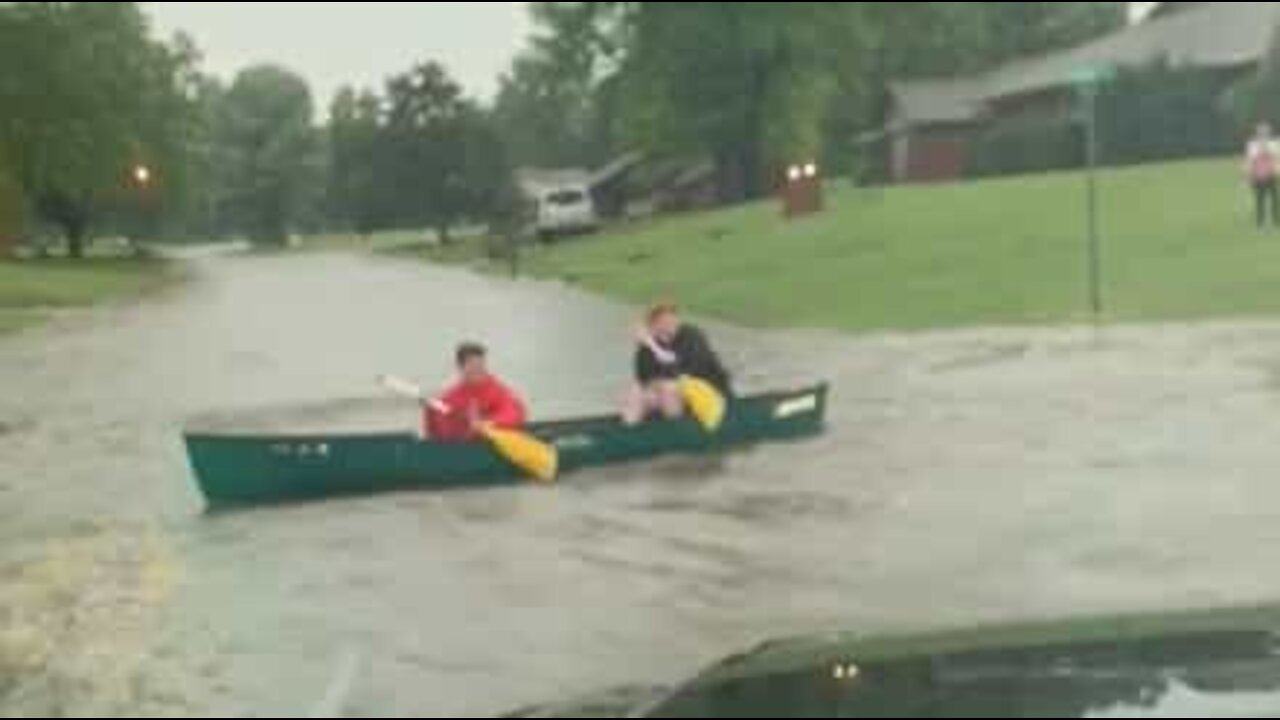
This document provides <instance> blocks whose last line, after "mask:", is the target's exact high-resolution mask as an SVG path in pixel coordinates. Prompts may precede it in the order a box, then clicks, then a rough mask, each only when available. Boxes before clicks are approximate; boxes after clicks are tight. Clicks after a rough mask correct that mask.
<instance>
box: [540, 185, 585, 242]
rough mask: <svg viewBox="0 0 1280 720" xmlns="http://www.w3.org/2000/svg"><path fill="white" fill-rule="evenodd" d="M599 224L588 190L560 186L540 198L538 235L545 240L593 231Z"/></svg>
mask: <svg viewBox="0 0 1280 720" xmlns="http://www.w3.org/2000/svg"><path fill="white" fill-rule="evenodd" d="M599 225H600V217H599V216H598V215H597V214H596V206H595V201H594V200H592V198H591V192H590V191H589V190H587V188H585V187H560V188H556V189H554V190H548V191H547V192H545V193H543V194H542V196H541V197H539V198H538V236H539V237H541V238H542V239H543V240H554V239H556V238H557V237H560V236H562V235H572V234H575V233H586V232H592V231H594V230H595V229H596V228H598V227H599Z"/></svg>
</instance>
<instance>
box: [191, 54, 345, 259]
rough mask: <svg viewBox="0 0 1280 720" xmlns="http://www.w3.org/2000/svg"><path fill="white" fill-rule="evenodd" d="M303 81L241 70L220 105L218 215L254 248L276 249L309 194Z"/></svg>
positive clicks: (312, 150) (310, 155)
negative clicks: (224, 190)
mask: <svg viewBox="0 0 1280 720" xmlns="http://www.w3.org/2000/svg"><path fill="white" fill-rule="evenodd" d="M313 115H314V110H313V107H312V102H311V91H310V89H309V88H308V87H307V83H306V81H305V80H303V79H302V78H301V77H299V76H298V75H296V74H295V73H293V72H291V71H289V70H286V69H284V68H281V67H277V66H271V65H263V66H258V67H254V68H250V69H247V70H245V71H243V72H241V73H240V74H239V75H238V76H237V77H236V79H235V82H234V83H232V85H231V87H230V89H229V90H228V91H227V93H226V95H225V97H223V99H222V102H221V107H220V108H219V112H218V122H217V131H216V136H217V137H216V144H217V146H218V152H219V154H220V156H221V157H220V158H219V164H220V165H221V166H222V172H223V173H225V177H224V180H223V182H224V183H225V186H226V187H228V188H230V191H229V193H228V196H227V197H225V198H224V199H223V209H224V212H226V213H227V214H228V215H229V216H230V217H231V218H232V220H231V222H232V224H233V226H234V227H235V228H236V229H237V230H239V231H241V232H244V233H246V234H247V235H248V236H249V237H250V238H251V239H252V240H254V241H255V242H258V243H262V244H283V243H284V242H285V241H286V240H287V239H288V237H289V234H290V233H291V232H292V231H294V230H295V229H297V227H298V224H299V222H300V220H301V219H302V215H303V210H304V209H305V206H306V200H307V196H308V194H309V193H311V192H314V187H315V184H316V183H317V182H318V180H319V178H318V177H317V175H316V170H317V168H316V149H317V144H316V143H317V136H316V131H315V128H314V127H313V125H312V117H313Z"/></svg>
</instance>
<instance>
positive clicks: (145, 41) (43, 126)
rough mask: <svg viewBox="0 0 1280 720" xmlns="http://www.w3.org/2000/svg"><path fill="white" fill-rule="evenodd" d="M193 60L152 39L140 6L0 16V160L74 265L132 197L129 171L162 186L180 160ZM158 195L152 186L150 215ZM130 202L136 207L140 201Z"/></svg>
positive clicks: (48, 8) (26, 9) (39, 7)
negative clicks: (141, 171)
mask: <svg viewBox="0 0 1280 720" xmlns="http://www.w3.org/2000/svg"><path fill="white" fill-rule="evenodd" d="M190 64H191V58H190V57H188V55H187V54H186V53H185V49H184V48H181V47H170V46H168V45H165V44H163V43H160V42H157V41H155V40H153V39H152V37H151V35H150V30H149V27H148V25H147V22H146V18H145V16H144V15H143V13H142V11H141V9H140V7H139V4H138V3H131V2H104V3H81V2H71V3H45V2H42V3H7V4H4V5H3V6H0V66H2V67H5V68H18V69H19V70H18V71H8V72H5V73H4V74H3V78H2V79H0V108H4V111H3V112H0V149H3V150H4V151H5V152H6V153H7V155H8V157H9V159H10V162H11V163H12V165H13V166H14V168H15V174H16V175H17V179H18V182H19V184H20V185H21V186H22V188H23V190H24V192H25V194H26V195H27V196H28V197H29V198H31V201H32V204H33V206H34V207H35V209H36V210H37V211H38V212H39V214H40V215H41V216H42V217H43V218H44V219H45V220H46V221H48V222H50V223H53V224H55V225H57V226H58V227H60V228H61V229H62V230H63V232H64V234H65V236H66V239H67V242H68V247H69V250H70V252H71V254H72V255H75V256H79V255H81V254H82V253H83V251H84V249H85V245H86V244H87V242H88V239H89V237H90V232H91V229H92V227H93V225H94V223H95V222H99V221H101V220H102V219H103V217H104V215H105V214H107V213H108V212H109V210H110V209H111V208H112V207H113V206H117V205H119V204H120V203H121V202H125V201H126V198H128V197H129V196H130V195H131V194H133V193H136V192H138V191H139V188H137V187H132V186H131V185H130V178H131V177H133V172H132V169H133V168H134V167H136V166H138V165H139V164H148V166H149V167H151V166H152V165H154V167H153V168H152V175H151V176H152V177H154V178H165V177H169V175H167V174H166V173H168V172H169V171H170V170H174V171H175V175H176V168H174V167H170V166H168V165H167V163H169V162H171V161H173V160H174V159H175V158H176V157H178V156H179V155H180V154H181V152H182V145H183V143H182V137H181V136H182V132H183V131H182V124H183V123H184V122H185V120H186V115H185V113H184V112H183V108H184V102H185V87H184V83H185V81H186V80H187V73H186V70H187V69H188V68H189V67H190ZM166 189H167V188H166V187H164V186H152V187H150V188H148V191H149V192H151V193H153V194H154V197H155V200H154V202H155V203H156V204H157V206H158V205H159V204H160V202H161V197H160V196H161V194H163V193H164V192H166ZM132 202H139V201H138V200H137V199H136V198H135V199H134V200H132Z"/></svg>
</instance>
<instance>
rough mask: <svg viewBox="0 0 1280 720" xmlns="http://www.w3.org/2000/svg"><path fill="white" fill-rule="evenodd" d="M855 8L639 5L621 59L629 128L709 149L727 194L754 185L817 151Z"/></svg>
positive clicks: (846, 58) (852, 49) (674, 144)
mask: <svg viewBox="0 0 1280 720" xmlns="http://www.w3.org/2000/svg"><path fill="white" fill-rule="evenodd" d="M858 16H859V8H858V7H857V4H851V3H772V2H761V3H751V4H737V3H712V2H682V3H641V4H639V5H638V6H637V7H636V8H635V9H634V10H633V12H632V16H631V21H630V30H629V31H628V37H629V38H630V45H629V47H628V49H627V55H626V59H625V62H624V64H623V66H622V73H623V78H624V82H625V83H626V86H627V88H628V93H627V96H628V97H629V98H631V99H632V102H631V104H630V105H629V107H628V110H627V113H626V115H627V116H628V117H631V118H635V119H636V122H635V123H633V125H632V131H633V136H635V137H637V138H639V139H641V140H642V141H643V142H644V144H645V145H646V146H650V147H652V146H658V147H666V148H670V149H673V150H676V151H677V152H686V153H701V154H706V155H709V156H711V157H712V158H713V159H714V160H715V162H716V166H717V168H718V172H719V185H720V189H721V194H722V196H723V199H725V200H740V199H746V198H753V197H758V196H760V195H762V194H763V193H764V192H766V191H767V190H768V189H769V187H770V182H771V178H772V177H773V176H774V174H775V173H776V172H777V171H778V169H779V168H780V167H781V166H782V165H784V164H786V163H788V162H794V161H795V160H797V159H800V158H811V157H814V156H816V153H817V152H818V151H819V149H820V144H821V130H822V127H823V123H824V120H825V118H826V116H827V113H828V111H829V109H830V106H831V102H832V101H833V99H834V97H835V94H836V91H837V90H838V88H839V78H840V77H841V75H842V74H843V73H845V72H848V71H851V70H852V69H853V68H855V67H856V62H857V61H856V57H857V53H858V51H859V50H860V48H861V39H860V38H861V29H860V25H859V23H858V22H857V18H858Z"/></svg>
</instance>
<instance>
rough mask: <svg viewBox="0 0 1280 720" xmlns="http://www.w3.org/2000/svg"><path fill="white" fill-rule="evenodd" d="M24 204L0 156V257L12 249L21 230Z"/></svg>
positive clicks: (23, 219)
mask: <svg viewBox="0 0 1280 720" xmlns="http://www.w3.org/2000/svg"><path fill="white" fill-rule="evenodd" d="M25 205H26V203H25V199H24V198H23V196H22V190H21V188H20V187H19V186H18V181H17V180H16V179H15V178H14V176H13V173H12V170H10V169H9V168H8V167H7V166H6V164H5V162H4V160H3V158H0V259H3V258H4V257H5V256H7V255H8V254H9V253H10V252H12V251H13V246H14V244H15V243H16V242H17V241H18V239H19V236H20V234H21V233H22V231H23V228H24V226H25V209H26V208H25Z"/></svg>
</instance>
